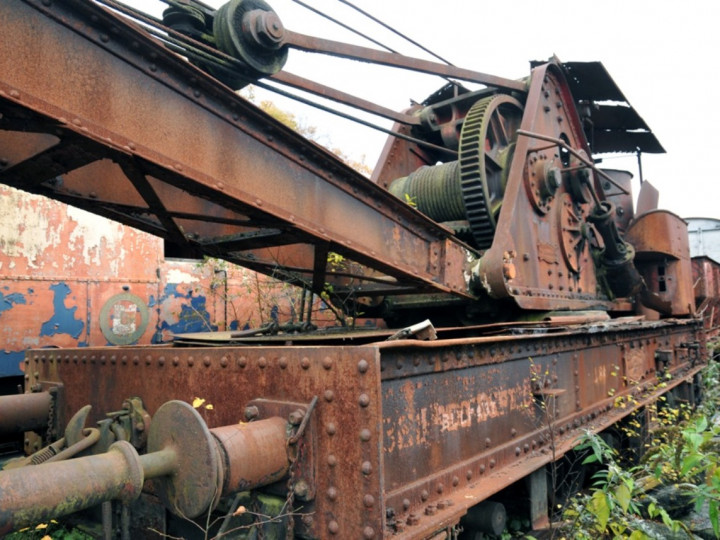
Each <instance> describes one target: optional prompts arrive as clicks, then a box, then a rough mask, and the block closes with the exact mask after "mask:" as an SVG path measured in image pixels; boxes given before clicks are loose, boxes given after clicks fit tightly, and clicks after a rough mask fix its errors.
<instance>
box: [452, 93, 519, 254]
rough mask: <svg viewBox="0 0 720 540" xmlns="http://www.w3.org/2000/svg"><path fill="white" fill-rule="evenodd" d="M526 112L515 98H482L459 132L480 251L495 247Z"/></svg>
mask: <svg viewBox="0 0 720 540" xmlns="http://www.w3.org/2000/svg"><path fill="white" fill-rule="evenodd" d="M522 115H523V108H522V105H521V104H520V102H519V101H518V100H516V99H515V98H513V97H510V96H506V95H503V94H498V95H494V96H490V97H487V98H483V99H481V100H480V101H478V102H477V103H475V104H474V105H473V106H472V107H471V108H470V110H469V111H468V114H467V116H466V117H465V121H464V123H463V126H462V130H461V132H460V152H459V155H460V159H459V162H460V184H461V190H462V197H463V202H464V203H465V211H466V215H467V220H468V222H469V224H470V230H471V231H472V235H473V238H474V239H475V242H476V244H477V247H478V248H479V249H487V248H489V247H490V246H491V245H492V241H493V236H494V233H495V227H496V225H497V219H498V216H499V214H500V208H501V207H502V201H503V196H504V195H505V186H506V184H507V173H508V169H509V167H510V161H511V159H512V153H513V150H514V148H515V140H516V137H517V130H518V129H519V128H520V123H521V122H522Z"/></svg>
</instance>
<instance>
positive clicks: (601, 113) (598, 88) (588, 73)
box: [562, 62, 665, 154]
mask: <svg viewBox="0 0 720 540" xmlns="http://www.w3.org/2000/svg"><path fill="white" fill-rule="evenodd" d="M562 67H563V68H564V70H565V74H566V77H567V81H568V85H569V86H570V91H571V92H572V94H573V97H574V98H575V101H576V102H578V105H586V104H589V105H591V106H590V107H589V110H590V125H591V128H590V129H588V130H587V133H586V134H587V136H588V139H589V142H590V145H591V148H592V151H593V153H596V154H604V153H611V152H621V153H636V152H637V151H640V152H646V153H651V154H662V153H665V149H664V148H663V147H662V145H661V144H660V141H658V139H657V137H655V135H654V134H653V132H652V130H651V129H650V128H649V127H648V125H647V124H646V123H645V121H644V120H643V119H642V118H641V117H640V115H639V114H638V113H637V111H636V110H635V109H634V108H633V107H632V105H630V102H629V101H628V100H627V98H626V97H625V95H624V94H623V93H622V92H621V91H620V88H618V86H617V84H615V81H614V80H613V79H612V77H610V74H609V73H608V72H607V70H606V69H605V66H603V65H602V63H601V62H564V63H562ZM581 110H582V109H581Z"/></svg>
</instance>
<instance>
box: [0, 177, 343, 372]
mask: <svg viewBox="0 0 720 540" xmlns="http://www.w3.org/2000/svg"><path fill="white" fill-rule="evenodd" d="M0 210H1V211H2V213H3V215H5V216H7V218H8V219H7V221H3V224H2V225H0V376H12V375H16V376H21V375H22V362H23V357H24V351H25V350H26V349H28V348H30V347H77V346H81V347H82V346H101V345H133V344H146V345H147V344H150V343H159V342H163V341H167V340H170V339H171V338H172V336H173V335H174V334H180V333H187V332H201V331H218V330H220V331H224V330H228V331H233V330H242V329H244V328H247V327H250V328H257V327H260V326H262V325H263V324H265V323H267V322H271V321H277V320H279V321H292V320H297V319H298V318H299V317H300V316H301V315H302V313H301V309H300V291H299V290H298V289H295V288H294V287H291V286H288V285H283V284H279V283H275V282H273V281H272V280H271V279H270V278H267V277H265V276H257V275H256V274H254V273H253V272H250V271H247V270H245V269H242V268H239V267H237V266H235V265H231V264H226V263H224V262H222V261H216V260H208V261H205V262H203V261H192V260H179V259H167V258H165V257H164V256H163V254H164V245H163V242H162V240H161V239H159V238H157V237H154V236H151V235H149V234H147V233H143V232H141V231H138V230H135V229H132V228H130V227H127V226H124V225H120V224H119V223H117V222H113V221H110V220H107V219H104V218H101V217H98V216H95V215H93V214H89V213H87V212H83V211H80V210H77V209H74V208H72V207H71V206H67V205H64V204H62V203H59V202H57V201H53V200H51V199H47V198H44V197H39V196H37V195H31V194H29V193H24V192H20V191H17V190H15V189H12V188H9V187H7V186H0ZM28 216H29V217H28ZM104 261H108V262H107V263H105V262H104ZM322 307H323V306H322V304H321V303H320V302H319V301H318V300H317V299H316V300H315V301H314V308H313V320H314V323H315V324H317V325H323V324H334V323H335V322H336V320H335V318H334V317H333V316H332V313H331V312H330V311H329V310H323V309H322ZM306 311H307V309H306Z"/></svg>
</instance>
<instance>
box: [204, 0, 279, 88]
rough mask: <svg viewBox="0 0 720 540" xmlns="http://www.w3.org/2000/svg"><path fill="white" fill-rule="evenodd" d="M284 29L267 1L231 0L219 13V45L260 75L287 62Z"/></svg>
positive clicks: (216, 26)
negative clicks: (283, 38) (283, 37)
mask: <svg viewBox="0 0 720 540" xmlns="http://www.w3.org/2000/svg"><path fill="white" fill-rule="evenodd" d="M283 31H284V28H283V26H282V23H281V22H280V19H279V17H278V16H277V15H276V14H275V12H274V11H273V9H272V8H271V7H270V6H269V5H268V4H267V3H265V2H264V1H263V0H230V2H228V3H227V4H224V5H223V6H222V7H221V8H220V9H218V10H217V11H216V12H215V20H214V22H213V33H214V34H215V43H216V45H217V48H218V49H220V50H221V51H223V52H224V53H226V54H229V55H230V56H232V57H234V58H237V59H238V60H241V61H243V62H244V63H246V64H247V65H248V66H249V67H250V68H252V69H253V70H254V71H255V72H256V73H257V75H259V76H267V75H273V74H275V73H277V72H278V71H280V70H281V69H282V68H283V66H284V65H285V61H286V60H287V56H288V47H287V45H282V33H283Z"/></svg>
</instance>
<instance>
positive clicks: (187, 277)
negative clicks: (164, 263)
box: [165, 268, 200, 284]
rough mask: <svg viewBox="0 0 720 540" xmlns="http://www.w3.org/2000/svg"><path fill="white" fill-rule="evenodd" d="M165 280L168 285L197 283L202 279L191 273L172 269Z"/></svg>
mask: <svg viewBox="0 0 720 540" xmlns="http://www.w3.org/2000/svg"><path fill="white" fill-rule="evenodd" d="M165 280H166V281H167V283H168V284H180V283H197V282H198V281H200V278H198V277H197V276H194V275H192V274H191V273H190V272H183V271H182V270H179V269H177V268H171V269H170V270H168V272H167V274H166V277H165Z"/></svg>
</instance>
